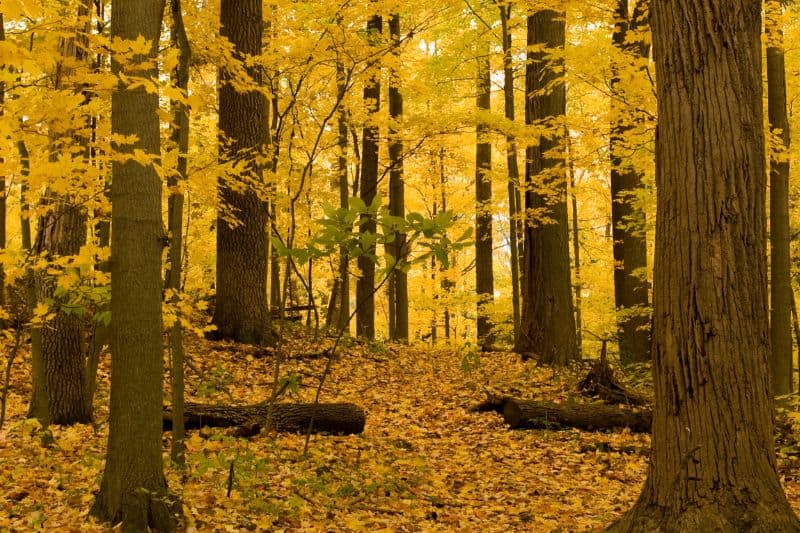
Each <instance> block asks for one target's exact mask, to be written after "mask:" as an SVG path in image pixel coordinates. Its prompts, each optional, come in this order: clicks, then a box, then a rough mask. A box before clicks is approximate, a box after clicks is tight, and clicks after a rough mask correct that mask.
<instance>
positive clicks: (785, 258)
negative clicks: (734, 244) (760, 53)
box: [765, 0, 792, 396]
mask: <svg viewBox="0 0 800 533" xmlns="http://www.w3.org/2000/svg"><path fill="white" fill-rule="evenodd" d="M782 11H783V9H782V7H781V2H780V0H767V1H766V10H765V14H766V34H767V41H766V42H767V91H768V107H767V109H768V115H769V129H770V133H771V135H772V136H773V137H774V140H773V141H772V142H770V143H769V145H768V146H770V148H771V149H770V151H769V156H770V157H769V165H770V167H769V191H770V194H769V240H770V260H771V261H770V333H771V335H770V340H771V341H772V357H771V363H772V364H771V367H772V389H773V393H774V394H775V395H776V396H782V395H785V394H790V393H791V392H792V327H791V298H792V285H791V256H790V253H789V244H790V240H791V239H790V231H789V146H790V143H791V138H790V127H789V119H788V116H787V114H786V65H785V61H784V54H783V30H782V28H781V15H782Z"/></svg>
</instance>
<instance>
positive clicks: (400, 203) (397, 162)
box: [389, 14, 408, 342]
mask: <svg viewBox="0 0 800 533" xmlns="http://www.w3.org/2000/svg"><path fill="white" fill-rule="evenodd" d="M389 31H390V33H391V38H392V46H393V47H394V50H393V54H394V56H395V58H396V59H397V61H398V64H401V63H400V15H397V14H393V15H392V16H391V18H390V19H389ZM398 76H399V74H398V73H397V72H393V73H392V77H391V82H390V83H389V116H390V117H391V118H392V125H391V126H390V128H389V137H390V140H389V164H390V165H391V169H390V171H389V213H390V214H391V215H392V216H396V217H400V218H405V216H406V200H405V182H404V178H403V140H402V138H401V136H400V133H399V131H398V130H399V129H400V124H399V123H400V121H402V120H403V95H402V94H401V93H400V88H399V86H400V79H399V77H398ZM405 248H406V235H405V234H404V233H398V234H397V235H395V239H394V242H393V243H392V244H391V246H390V247H389V250H390V252H389V253H390V254H391V256H392V257H393V258H394V260H395V261H405V260H406V257H405V256H406V250H405ZM389 282H390V283H391V291H390V293H391V294H392V298H391V299H390V301H389V308H390V309H391V310H392V312H391V313H390V315H392V318H393V320H392V321H391V322H392V327H391V328H390V336H391V338H392V340H398V341H403V342H406V341H408V275H407V274H406V271H405V270H404V269H402V268H396V269H394V271H393V272H392V274H391V278H390V279H389Z"/></svg>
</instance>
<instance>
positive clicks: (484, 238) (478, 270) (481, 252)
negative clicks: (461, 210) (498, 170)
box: [475, 43, 494, 350]
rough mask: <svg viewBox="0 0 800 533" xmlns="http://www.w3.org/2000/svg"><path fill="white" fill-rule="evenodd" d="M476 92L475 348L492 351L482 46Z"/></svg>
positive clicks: (487, 75) (487, 82)
mask: <svg viewBox="0 0 800 533" xmlns="http://www.w3.org/2000/svg"><path fill="white" fill-rule="evenodd" d="M478 54H479V55H478V57H477V63H478V70H477V76H476V80H477V84H476V87H477V93H476V95H477V96H476V98H475V104H476V107H477V110H478V122H477V126H476V145H475V206H476V214H475V293H476V294H477V295H478V308H477V314H478V346H479V347H480V348H481V349H483V350H489V349H491V347H492V345H493V344H494V333H493V331H492V330H493V327H492V322H491V319H490V318H489V315H488V314H487V312H486V309H485V306H486V305H487V304H489V303H491V302H492V301H493V300H494V272H493V260H492V255H493V253H494V244H493V235H492V143H491V141H490V139H489V132H490V130H489V125H488V123H487V121H486V117H484V116H482V115H481V113H488V112H489V111H490V109H491V100H492V80H491V65H490V61H489V59H490V58H489V46H488V44H486V43H481V44H480V45H479V50H478Z"/></svg>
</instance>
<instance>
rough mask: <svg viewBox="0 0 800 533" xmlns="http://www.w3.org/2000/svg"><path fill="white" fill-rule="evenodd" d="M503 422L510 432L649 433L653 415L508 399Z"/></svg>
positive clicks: (607, 407)
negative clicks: (626, 429)
mask: <svg viewBox="0 0 800 533" xmlns="http://www.w3.org/2000/svg"><path fill="white" fill-rule="evenodd" d="M503 418H504V419H505V421H506V424H508V425H509V427H511V429H559V428H562V427H571V428H577V429H583V430H585V431H600V430H605V429H619V428H629V429H630V430H631V431H634V432H637V433H649V432H650V424H651V422H652V413H651V412H650V411H648V410H642V411H633V410H631V409H624V408H621V407H615V406H613V405H605V404H602V403H591V404H557V403H550V402H537V401H533V400H514V399H506V400H505V402H504V405H503Z"/></svg>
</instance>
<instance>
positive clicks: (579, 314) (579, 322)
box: [564, 127, 583, 361]
mask: <svg viewBox="0 0 800 533" xmlns="http://www.w3.org/2000/svg"><path fill="white" fill-rule="evenodd" d="M564 137H565V139H566V143H567V169H568V171H569V196H570V203H571V204H572V261H573V264H574V265H575V285H574V286H573V290H574V291H575V346H576V350H577V356H576V357H577V359H578V360H579V361H580V360H581V359H582V358H583V294H582V291H583V282H582V278H581V230H580V226H579V224H578V194H577V193H576V192H575V184H576V180H575V158H574V156H573V153H572V140H571V139H570V137H569V128H566V127H565V128H564Z"/></svg>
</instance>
